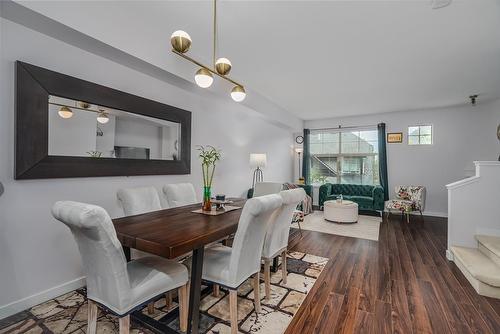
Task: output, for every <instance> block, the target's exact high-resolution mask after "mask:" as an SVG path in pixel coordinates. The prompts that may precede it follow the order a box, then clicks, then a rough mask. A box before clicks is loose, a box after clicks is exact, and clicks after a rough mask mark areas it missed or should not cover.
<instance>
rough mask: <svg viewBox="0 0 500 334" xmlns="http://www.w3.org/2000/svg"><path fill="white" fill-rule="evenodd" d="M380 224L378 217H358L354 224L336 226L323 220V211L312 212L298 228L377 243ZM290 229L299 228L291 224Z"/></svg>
mask: <svg viewBox="0 0 500 334" xmlns="http://www.w3.org/2000/svg"><path fill="white" fill-rule="evenodd" d="M381 222H382V218H380V217H374V216H363V215H359V218H358V222H357V223H355V224H337V223H334V222H330V221H327V220H325V219H324V218H323V211H314V212H313V213H311V214H310V215H307V216H305V217H304V222H302V223H300V226H301V227H302V229H303V230H309V231H316V232H322V233H328V234H336V235H342V236H344V237H353V238H360V239H368V240H375V241H378V234H379V229H380V223H381ZM292 227H295V228H299V226H298V225H297V224H292Z"/></svg>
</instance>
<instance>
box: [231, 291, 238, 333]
mask: <svg viewBox="0 0 500 334" xmlns="http://www.w3.org/2000/svg"><path fill="white" fill-rule="evenodd" d="M237 291H238V290H229V318H230V320H231V334H238V293H237Z"/></svg>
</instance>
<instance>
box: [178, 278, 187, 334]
mask: <svg viewBox="0 0 500 334" xmlns="http://www.w3.org/2000/svg"><path fill="white" fill-rule="evenodd" d="M178 295H179V327H180V330H181V332H186V331H187V327H188V297H187V295H188V284H187V283H186V285H183V286H181V287H180V288H179V290H178Z"/></svg>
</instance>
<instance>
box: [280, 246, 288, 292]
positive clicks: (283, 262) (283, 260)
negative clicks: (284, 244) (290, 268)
mask: <svg viewBox="0 0 500 334" xmlns="http://www.w3.org/2000/svg"><path fill="white" fill-rule="evenodd" d="M281 276H282V278H283V284H286V279H287V276H288V272H287V269H286V250H284V251H283V252H281Z"/></svg>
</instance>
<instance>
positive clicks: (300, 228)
mask: <svg viewBox="0 0 500 334" xmlns="http://www.w3.org/2000/svg"><path fill="white" fill-rule="evenodd" d="M297 225H298V226H299V233H300V237H301V238H302V237H303V235H302V226H300V221H298V222H297Z"/></svg>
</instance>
